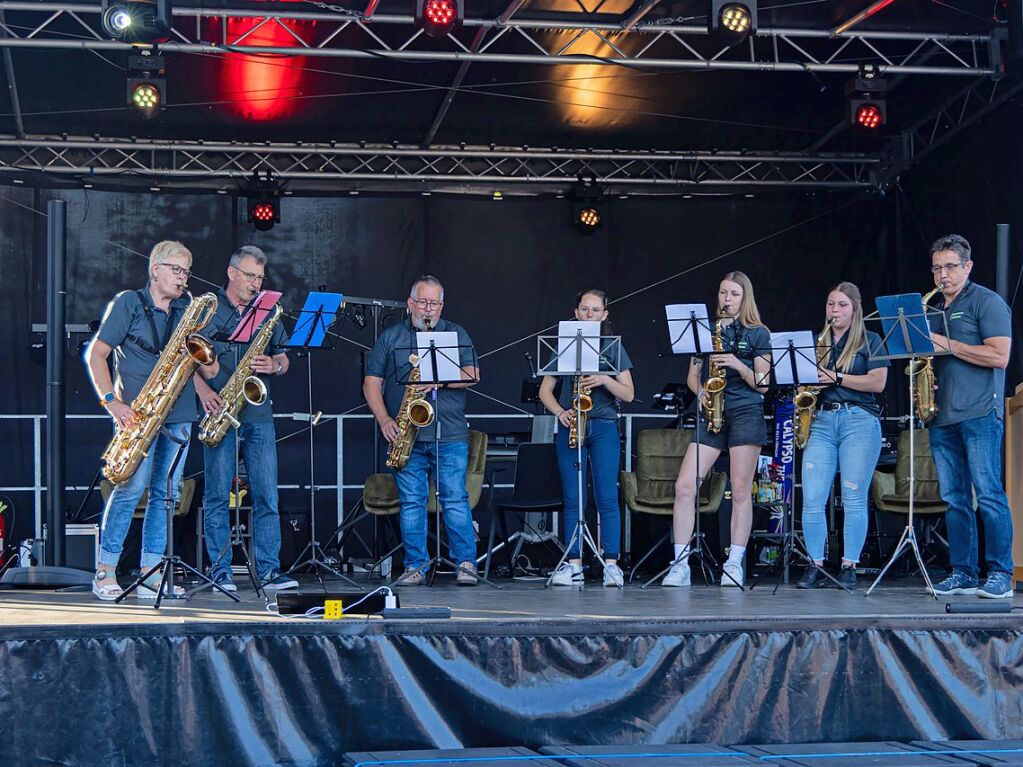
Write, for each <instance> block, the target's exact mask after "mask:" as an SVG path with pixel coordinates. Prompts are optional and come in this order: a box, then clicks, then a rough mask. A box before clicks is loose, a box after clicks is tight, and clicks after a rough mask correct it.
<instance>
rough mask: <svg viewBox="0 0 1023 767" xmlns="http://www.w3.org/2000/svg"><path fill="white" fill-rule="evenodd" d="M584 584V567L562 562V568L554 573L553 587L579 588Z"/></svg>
mask: <svg viewBox="0 0 1023 767" xmlns="http://www.w3.org/2000/svg"><path fill="white" fill-rule="evenodd" d="M582 582H583V566H582V565H573V564H572V563H571V562H562V563H561V567H559V568H558V569H557V570H555V571H554V577H553V578H551V585H552V586H577V585H578V584H580V583H582Z"/></svg>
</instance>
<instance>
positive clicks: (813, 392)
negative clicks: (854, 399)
mask: <svg viewBox="0 0 1023 767" xmlns="http://www.w3.org/2000/svg"><path fill="white" fill-rule="evenodd" d="M833 322H834V319H828V327H827V329H825V330H822V331H821V334H820V335H819V336H817V342H816V344H815V346H816V347H817V350H816V354H817V367H820V364H821V361H822V360H823V359H824V357H825V356H826V355H827V347H826V346H825V345H824V340H825V336H826V335H827V334H828V332H829V331H830V330H831V323H833ZM821 388H822V387H820V386H800V387H799V388H797V389H796V396H794V397H793V398H792V406H793V408H794V409H795V412H794V413H793V416H792V420H793V421H794V423H795V430H794V431H795V435H794V437H793V441H794V442H795V443H796V447H797V448H799V449H800V450H802V449H803V448H804V447H806V443H807V442H808V441H809V440H810V426H811V424H813V421H814V419H815V418H816V417H817V396H818V395H819V394H820V393H821Z"/></svg>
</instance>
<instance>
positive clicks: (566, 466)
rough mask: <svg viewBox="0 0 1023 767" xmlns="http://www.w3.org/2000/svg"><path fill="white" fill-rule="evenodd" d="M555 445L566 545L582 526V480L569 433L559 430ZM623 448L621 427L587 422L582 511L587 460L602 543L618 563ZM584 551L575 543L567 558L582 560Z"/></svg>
mask: <svg viewBox="0 0 1023 767" xmlns="http://www.w3.org/2000/svg"><path fill="white" fill-rule="evenodd" d="M554 444H555V447H556V449H557V453H558V468H559V469H560V470H561V493H562V495H563V496H564V499H565V542H566V543H567V542H568V540H569V539H570V538H571V537H572V533H573V532H574V531H575V528H576V525H577V524H578V523H579V478H578V476H577V475H576V469H575V466H576V461H577V460H578V455H577V453H576V451H575V450H573V449H572V448H570V447H569V446H568V429H562V428H559V429H558V433H557V435H556V437H555V439H554ZM621 448H622V445H621V440H620V439H619V438H618V424H617V423H616V422H615V421H605V420H596V419H588V420H587V422H586V439H585V440H583V445H582V459H583V460H582V464H583V498H582V508H583V510H584V511H585V509H586V465H587V458H588V459H589V463H590V464H591V465H592V466H593V495H594V496H595V498H596V501H597V513H598V514H599V515H600V538H601V541H600V542H601V546H602V548H603V550H604V554H603V555H604V558H605V559H618V554H619V551H618V549H619V540H620V539H621V535H622V512H621V509H620V508H619V506H618V467H619V459H620V454H621ZM581 551H582V546H581V545H580V541H578V540H576V542H575V543H574V544H573V546H572V550H571V551H570V552H569V553H568V555H569V557H570V558H572V559H579V558H580V557H581V556H582V554H581Z"/></svg>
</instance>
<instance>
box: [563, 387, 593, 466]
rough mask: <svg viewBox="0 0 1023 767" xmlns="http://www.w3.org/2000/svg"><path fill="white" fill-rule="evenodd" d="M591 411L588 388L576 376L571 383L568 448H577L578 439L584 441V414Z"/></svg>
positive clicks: (591, 401) (591, 405) (591, 402)
mask: <svg viewBox="0 0 1023 767" xmlns="http://www.w3.org/2000/svg"><path fill="white" fill-rule="evenodd" d="M591 410H593V397H592V396H591V395H590V387H589V386H583V385H582V376H576V377H575V378H574V379H573V383H572V416H573V417H572V425H571V426H569V427H568V446H569V447H571V448H576V447H579V438H580V435H582V439H586V414H587V413H589V412H590V411H591Z"/></svg>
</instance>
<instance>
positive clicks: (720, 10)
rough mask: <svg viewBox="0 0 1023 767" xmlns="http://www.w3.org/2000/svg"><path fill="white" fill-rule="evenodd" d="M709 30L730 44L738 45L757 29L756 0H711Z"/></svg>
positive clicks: (708, 20)
mask: <svg viewBox="0 0 1023 767" xmlns="http://www.w3.org/2000/svg"><path fill="white" fill-rule="evenodd" d="M707 31H708V32H709V33H710V34H711V35H713V36H714V37H716V38H718V39H719V40H721V41H722V42H724V43H727V44H728V45H736V44H738V43H741V42H742V41H743V40H745V39H746V38H747V37H748V36H749V35H752V34H754V33H755V32H756V31H757V4H756V2H755V0H744V1H743V2H741V3H737V2H735V1H734V0H710V4H709V8H708V11H707Z"/></svg>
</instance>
